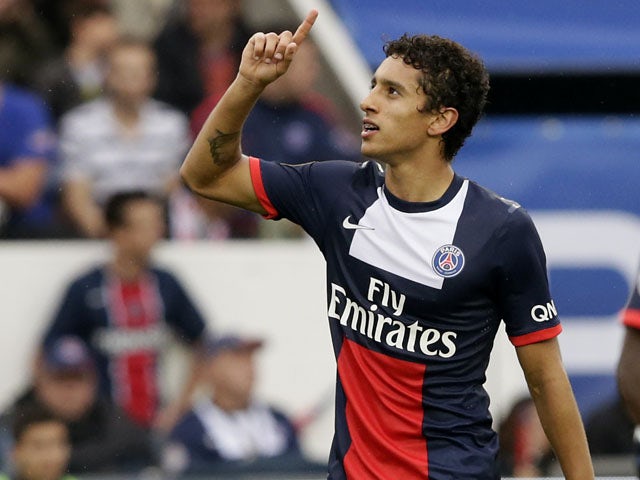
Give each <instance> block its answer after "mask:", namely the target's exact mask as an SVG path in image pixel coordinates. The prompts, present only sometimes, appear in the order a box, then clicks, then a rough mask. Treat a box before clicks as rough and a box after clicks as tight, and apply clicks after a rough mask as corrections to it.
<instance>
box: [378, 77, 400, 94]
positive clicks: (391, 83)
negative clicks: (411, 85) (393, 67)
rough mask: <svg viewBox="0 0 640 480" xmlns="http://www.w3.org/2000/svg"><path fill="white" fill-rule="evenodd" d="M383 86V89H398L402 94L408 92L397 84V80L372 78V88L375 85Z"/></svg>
mask: <svg viewBox="0 0 640 480" xmlns="http://www.w3.org/2000/svg"><path fill="white" fill-rule="evenodd" d="M378 84H380V85H382V86H383V87H391V88H394V89H396V90H397V91H398V92H400V93H404V92H406V91H407V88H406V87H405V86H404V85H402V84H401V83H398V82H396V81H395V80H389V79H388V78H384V77H382V78H378V77H376V76H375V75H374V76H373V77H372V78H371V86H372V87H373V86H374V85H378Z"/></svg>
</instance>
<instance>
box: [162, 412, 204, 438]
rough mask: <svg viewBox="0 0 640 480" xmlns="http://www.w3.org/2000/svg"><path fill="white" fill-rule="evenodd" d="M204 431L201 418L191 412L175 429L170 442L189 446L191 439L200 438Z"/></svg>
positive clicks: (181, 419)
mask: <svg viewBox="0 0 640 480" xmlns="http://www.w3.org/2000/svg"><path fill="white" fill-rule="evenodd" d="M203 431H204V427H203V425H202V422H201V421H200V418H199V417H198V415H197V414H196V412H195V411H194V410H190V411H188V412H187V413H185V414H184V415H183V416H182V418H180V420H179V421H178V423H177V424H176V425H175V426H174V427H173V430H172V431H171V434H170V435H169V440H170V441H178V442H181V443H185V444H188V443H190V441H191V439H196V438H200V437H201V436H202V432H203Z"/></svg>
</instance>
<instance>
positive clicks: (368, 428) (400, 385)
mask: <svg viewBox="0 0 640 480" xmlns="http://www.w3.org/2000/svg"><path fill="white" fill-rule="evenodd" d="M425 368H426V367H425V366H424V365H420V364H417V363H412V362H407V361H404V360H399V359H397V358H393V357H389V356H387V355H383V354H381V353H376V352H373V351H371V350H368V349H366V348H364V347H362V346H360V345H359V344H357V343H355V342H353V341H351V340H348V339H345V341H344V343H343V344H342V348H341V350H340V355H339V357H338V374H339V376H340V382H341V384H342V387H343V389H344V392H345V395H346V399H347V401H346V412H345V416H346V419H347V428H348V430H349V435H350V437H351V446H350V447H349V450H348V451H347V453H346V455H345V458H344V468H345V472H346V474H347V478H348V479H356V480H359V479H364V478H367V479H369V478H371V479H373V478H375V479H377V480H398V479H409V478H425V479H426V478H428V471H429V469H428V456H427V442H426V439H425V438H424V436H423V434H422V424H423V417H424V414H423V407H422V388H423V382H424V373H425Z"/></svg>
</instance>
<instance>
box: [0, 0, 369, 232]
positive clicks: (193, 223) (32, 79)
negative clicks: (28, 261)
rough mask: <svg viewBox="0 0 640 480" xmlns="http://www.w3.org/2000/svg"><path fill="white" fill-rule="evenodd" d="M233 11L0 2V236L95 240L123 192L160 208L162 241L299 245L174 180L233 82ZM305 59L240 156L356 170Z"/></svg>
mask: <svg viewBox="0 0 640 480" xmlns="http://www.w3.org/2000/svg"><path fill="white" fill-rule="evenodd" d="M243 12H244V10H243V2H241V1H240V0H184V1H172V0H142V1H136V2H127V1H125V0H59V1H56V2H49V1H46V0H3V1H0V67H1V68H0V124H1V125H2V127H3V128H2V129H0V238H5V239H64V238H104V237H105V235H106V233H107V230H106V225H105V223H104V219H103V216H102V213H101V212H102V208H103V206H104V204H105V202H106V200H107V198H109V197H110V196H112V195H114V194H116V193H120V192H128V191H134V190H143V191H145V192H148V193H150V194H153V195H155V196H158V197H159V198H161V199H162V201H163V204H164V207H165V214H166V223H167V227H168V228H167V230H166V237H167V238H170V239H175V240H197V239H211V240H224V239H231V238H267V237H294V238H296V237H300V236H302V232H301V231H300V230H299V229H297V228H294V227H293V226H292V225H288V224H286V223H285V222H284V221H283V222H277V223H275V224H274V225H275V226H274V225H271V224H272V223H273V222H263V221H262V219H261V218H260V217H258V216H257V215H255V214H252V213H247V212H244V211H240V210H239V209H235V208H232V207H228V206H225V205H221V204H219V203H216V202H213V201H207V200H203V199H201V198H196V197H195V196H194V195H192V194H191V193H190V192H188V191H187V190H186V189H185V188H184V187H183V186H182V185H181V182H180V179H179V177H178V169H179V166H180V164H181V163H182V160H183V159H184V156H185V154H186V152H187V151H188V149H189V147H190V145H191V143H192V140H193V138H194V136H195V135H196V134H197V132H198V130H199V128H200V126H201V125H202V123H203V122H204V120H205V119H206V117H207V115H208V113H209V111H210V110H211V109H212V108H213V107H214V106H215V104H216V102H217V101H218V99H219V98H220V96H221V95H222V93H223V92H224V91H225V89H226V88H227V86H228V85H229V84H230V82H231V81H232V80H233V78H234V77H235V75H236V71H237V67H238V63H239V59H240V55H241V52H242V49H243V48H244V45H245V44H246V42H247V40H248V38H249V36H250V32H249V29H248V28H247V26H246V21H245V18H244V15H243ZM286 28H292V27H291V26H289V25H286V24H285V23H284V22H283V23H282V24H281V25H273V26H267V25H265V26H264V28H263V29H264V30H283V29H286ZM303 50H304V52H301V55H300V59H299V61H298V62H297V65H295V68H294V69H292V73H291V74H290V75H289V76H286V77H283V78H282V79H280V81H278V82H276V83H275V84H274V85H272V86H271V87H270V89H269V91H268V92H267V93H265V96H264V98H263V99H261V102H260V105H259V106H258V108H256V109H255V111H254V113H253V114H252V116H251V118H250V119H249V121H248V122H247V125H246V126H245V130H244V131H243V138H244V140H243V142H244V143H245V145H243V146H244V148H245V150H246V151H248V152H250V153H251V154H253V155H255V156H260V157H264V158H265V159H267V160H272V161H278V162H284V163H304V162H309V161H313V160H328V159H348V160H358V159H359V158H360V157H359V155H360V154H359V141H358V139H357V138H354V136H353V134H350V133H349V132H348V130H347V129H346V128H345V127H344V123H343V122H342V121H341V116H340V114H339V111H338V109H337V108H336V107H335V105H333V104H332V103H331V101H330V100H329V99H328V98H326V97H324V96H322V95H320V94H319V93H318V85H317V83H318V73H319V61H320V58H319V52H318V51H317V49H316V48H315V47H314V46H313V45H312V44H311V43H310V44H309V45H306V46H305V48H304V49H303Z"/></svg>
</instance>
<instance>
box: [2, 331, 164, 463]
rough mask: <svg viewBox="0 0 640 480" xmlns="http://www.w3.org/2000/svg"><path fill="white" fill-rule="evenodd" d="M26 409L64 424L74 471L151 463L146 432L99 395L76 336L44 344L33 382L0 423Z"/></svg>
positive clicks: (92, 370) (87, 357)
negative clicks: (43, 411)
mask: <svg viewBox="0 0 640 480" xmlns="http://www.w3.org/2000/svg"><path fill="white" fill-rule="evenodd" d="M26 407H33V408H37V407H39V408H43V409H47V410H49V411H51V412H52V413H53V414H55V415H56V416H57V417H58V418H59V419H61V420H62V421H63V422H64V423H65V425H66V427H67V429H68V432H69V438H70V442H71V456H70V460H69V471H70V472H72V473H76V474H81V473H99V472H103V473H104V472H111V473H114V472H126V471H136V470H139V469H141V468H143V467H146V466H149V465H151V464H152V463H153V462H154V457H153V455H152V447H151V438H150V436H149V434H148V433H147V432H146V431H145V430H144V429H143V428H141V427H140V426H138V425H136V424H134V423H133V421H131V420H129V419H128V418H127V416H126V415H125V414H124V412H122V411H121V410H120V409H119V408H117V407H115V406H114V405H113V404H112V403H111V402H110V401H109V400H108V399H106V398H101V397H100V396H99V395H98V378H97V372H96V369H95V365H94V362H93V359H92V358H91V354H90V352H89V349H88V348H87V346H86V345H85V344H84V342H83V341H82V340H80V339H79V338H77V337H73V336H65V337H60V338H59V339H57V340H56V341H55V342H53V343H52V344H51V345H50V346H48V348H47V349H46V350H45V351H44V354H43V356H42V359H41V361H40V362H39V364H38V367H37V369H36V372H35V377H34V381H33V384H32V385H31V386H29V387H28V388H27V390H26V392H24V393H23V394H22V395H21V396H20V397H19V398H18V400H17V401H16V402H15V404H14V405H13V407H12V408H10V409H9V412H7V413H6V414H5V415H4V416H3V424H4V425H8V424H10V423H11V421H12V420H15V417H16V415H19V414H20V413H19V412H20V411H22V409H24V408H26Z"/></svg>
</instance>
